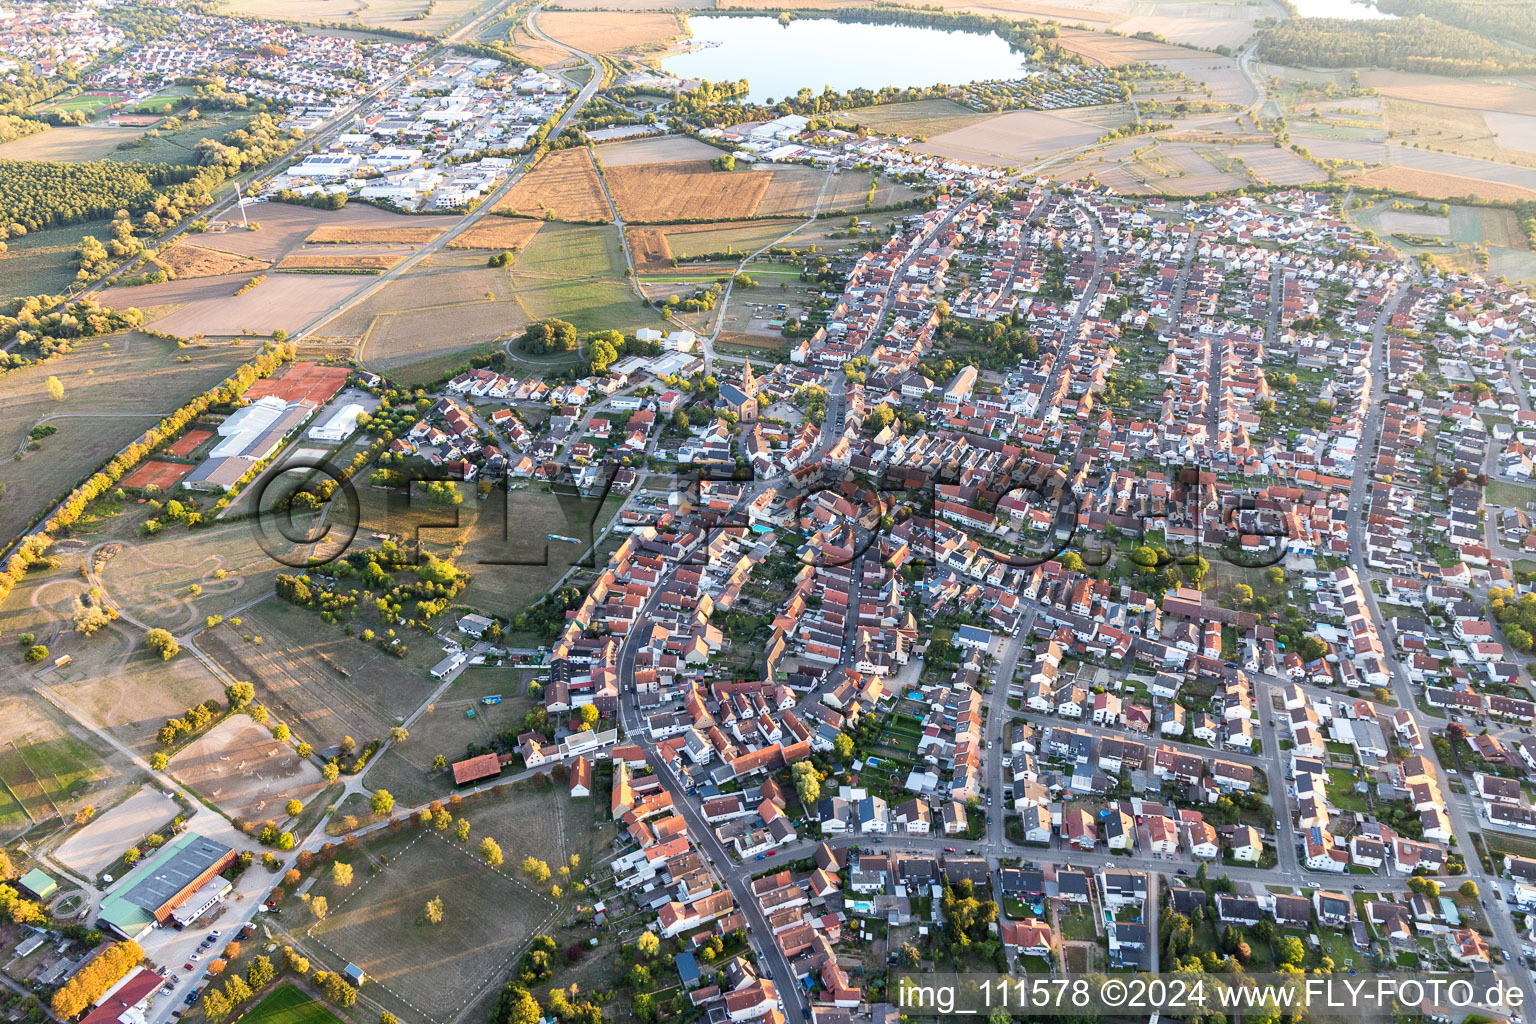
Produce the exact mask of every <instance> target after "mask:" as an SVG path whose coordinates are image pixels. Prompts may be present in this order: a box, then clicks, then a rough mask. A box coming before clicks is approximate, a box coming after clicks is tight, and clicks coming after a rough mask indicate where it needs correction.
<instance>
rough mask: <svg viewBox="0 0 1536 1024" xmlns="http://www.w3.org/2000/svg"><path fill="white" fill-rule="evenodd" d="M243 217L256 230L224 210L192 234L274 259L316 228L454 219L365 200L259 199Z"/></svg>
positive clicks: (427, 224) (425, 224) (337, 230)
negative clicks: (329, 206) (320, 203)
mask: <svg viewBox="0 0 1536 1024" xmlns="http://www.w3.org/2000/svg"><path fill="white" fill-rule="evenodd" d="M247 216H248V217H249V218H250V221H251V223H252V224H255V225H257V230H254V231H247V230H245V229H244V228H242V227H241V226H240V214H239V213H238V212H234V211H231V212H229V213H225V214H224V215H223V217H222V218H221V219H220V220H219V221H218V222H217V223H216V224H215V225H214V226H213V227H212V228H211V229H210V230H209V231H206V232H204V233H203V234H201V235H198V236H196V242H197V244H198V245H201V246H203V247H205V248H208V249H218V250H220V251H222V252H231V253H236V254H238V255H242V256H250V257H253V258H255V259H262V260H271V261H273V262H276V261H278V260H280V259H282V258H283V257H284V256H287V255H288V254H289V253H290V252H293V251H294V250H296V249H297V248H298V247H299V246H301V245H303V244H304V242H305V240H306V239H308V238H309V236H310V235H312V234H315V233H316V232H319V231H325V232H326V233H328V234H342V233H348V232H361V231H365V230H374V229H391V230H394V231H406V232H415V231H421V230H423V229H427V230H431V229H432V227H433V226H435V225H437V224H451V223H452V222H453V221H452V220H451V219H447V218H445V219H441V220H439V219H438V218H435V217H412V216H409V215H407V214H403V213H390V212H388V211H387V210H380V209H379V208H378V207H375V206H368V205H366V204H364V203H353V204H351V205H349V206H345V207H342V208H341V209H340V210H316V209H313V208H311V207H308V206H295V205H292V204H290V203H263V204H261V205H259V206H256V207H253V208H250V209H248V210H247ZM231 217H233V219H232V220H231Z"/></svg>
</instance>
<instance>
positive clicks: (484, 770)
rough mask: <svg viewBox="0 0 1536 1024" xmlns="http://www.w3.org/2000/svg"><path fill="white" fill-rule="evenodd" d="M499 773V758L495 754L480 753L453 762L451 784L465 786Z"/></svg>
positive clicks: (493, 776)
mask: <svg viewBox="0 0 1536 1024" xmlns="http://www.w3.org/2000/svg"><path fill="white" fill-rule="evenodd" d="M500 774H501V758H499V757H497V756H496V755H495V754H481V755H479V756H478V757H466V758H465V759H464V760H462V761H455V762H453V784H454V785H456V786H467V785H469V784H470V783H471V782H479V781H480V780H481V779H492V778H495V777H496V776H498V775H500Z"/></svg>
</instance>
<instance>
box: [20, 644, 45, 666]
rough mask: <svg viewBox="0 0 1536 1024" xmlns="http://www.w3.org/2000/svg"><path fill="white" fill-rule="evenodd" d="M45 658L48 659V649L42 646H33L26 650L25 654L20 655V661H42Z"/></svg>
mask: <svg viewBox="0 0 1536 1024" xmlns="http://www.w3.org/2000/svg"><path fill="white" fill-rule="evenodd" d="M46 657H48V648H47V646H46V645H44V644H33V645H32V646H31V647H28V648H27V653H26V654H24V655H22V659H23V660H25V661H29V662H33V661H42V660H43V659H44V658H46Z"/></svg>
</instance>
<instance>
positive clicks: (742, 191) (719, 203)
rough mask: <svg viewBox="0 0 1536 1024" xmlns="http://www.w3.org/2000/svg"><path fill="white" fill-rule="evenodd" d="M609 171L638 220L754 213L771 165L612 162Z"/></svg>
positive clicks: (617, 195) (622, 202)
mask: <svg viewBox="0 0 1536 1024" xmlns="http://www.w3.org/2000/svg"><path fill="white" fill-rule="evenodd" d="M604 177H606V178H607V180H608V190H609V192H610V194H612V196H613V202H614V205H615V206H617V207H618V210H619V216H621V217H623V218H624V220H625V221H628V222H630V223H636V224H645V223H664V222H667V221H679V220H705V219H709V220H718V219H733V218H737V217H751V216H753V215H754V214H755V213H756V212H757V208H758V204H759V203H760V202H762V199H763V196H764V195H765V194H766V193H767V192H768V187H769V184H770V182H771V181H772V180H773V178H774V172H771V171H716V170H715V169H714V168H712V167H711V166H710V165H709V163H707V162H706V161H703V160H699V161H686V162H679V163H665V164H633V165H629V166H621V167H610V168H608V169H607V170H606V171H605V173H604Z"/></svg>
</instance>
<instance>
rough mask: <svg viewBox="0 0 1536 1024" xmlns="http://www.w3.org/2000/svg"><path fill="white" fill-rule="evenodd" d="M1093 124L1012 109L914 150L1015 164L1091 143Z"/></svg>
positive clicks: (1097, 130)
mask: <svg viewBox="0 0 1536 1024" xmlns="http://www.w3.org/2000/svg"><path fill="white" fill-rule="evenodd" d="M1102 134H1103V131H1102V129H1100V128H1099V127H1098V126H1097V125H1092V124H1086V123H1084V122H1082V121H1077V120H1074V119H1073V118H1070V117H1064V116H1062V115H1061V114H1050V113H1046V112H1045V111H1042V110H1013V111H1009V112H1008V113H1006V114H999V115H997V116H996V117H993V118H991V119H989V120H986V121H982V122H979V123H977V124H973V125H971V126H969V127H966V128H961V129H959V130H957V131H951V132H945V133H944V134H942V135H938V136H935V137H933V138H930V139H929V140H928V141H927V142H926V143H924V144H922V145H919V146H918V147H916V148H918V149H920V150H922V151H923V152H925V153H933V154H935V155H936V156H943V157H951V158H954V159H957V160H969V161H974V162H976V163H984V164H997V165H1001V166H1008V165H1017V164H1022V163H1027V162H1029V161H1031V160H1036V159H1039V158H1040V157H1042V156H1045V155H1047V154H1049V153H1055V152H1058V151H1060V150H1063V149H1071V148H1073V147H1076V146H1084V145H1087V144H1088V143H1091V142H1093V140H1094V139H1097V138H1098V137H1099V136H1100V135H1102Z"/></svg>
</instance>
